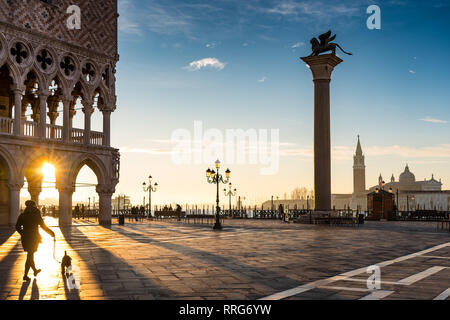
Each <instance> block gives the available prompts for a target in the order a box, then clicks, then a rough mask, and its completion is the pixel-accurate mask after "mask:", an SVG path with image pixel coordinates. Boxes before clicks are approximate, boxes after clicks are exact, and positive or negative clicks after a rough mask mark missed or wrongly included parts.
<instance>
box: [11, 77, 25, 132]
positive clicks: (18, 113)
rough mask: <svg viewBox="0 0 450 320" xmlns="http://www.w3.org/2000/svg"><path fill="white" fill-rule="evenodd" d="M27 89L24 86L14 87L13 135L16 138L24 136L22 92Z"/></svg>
mask: <svg viewBox="0 0 450 320" xmlns="http://www.w3.org/2000/svg"><path fill="white" fill-rule="evenodd" d="M24 90H25V89H24V88H23V87H22V86H13V87H12V91H13V93H14V125H13V134H14V135H16V136H19V135H23V126H22V92H23V91H24Z"/></svg>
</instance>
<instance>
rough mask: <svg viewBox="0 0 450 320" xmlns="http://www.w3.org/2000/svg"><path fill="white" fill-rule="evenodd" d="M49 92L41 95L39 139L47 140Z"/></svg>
mask: <svg viewBox="0 0 450 320" xmlns="http://www.w3.org/2000/svg"><path fill="white" fill-rule="evenodd" d="M48 96H49V92H41V93H40V94H39V115H40V116H39V137H40V138H41V139H45V138H46V137H47V99H48Z"/></svg>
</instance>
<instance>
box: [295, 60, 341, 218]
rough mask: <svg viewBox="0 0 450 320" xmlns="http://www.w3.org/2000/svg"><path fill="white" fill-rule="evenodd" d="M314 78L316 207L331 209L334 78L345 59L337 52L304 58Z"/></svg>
mask: <svg viewBox="0 0 450 320" xmlns="http://www.w3.org/2000/svg"><path fill="white" fill-rule="evenodd" d="M301 59H302V60H303V61H304V62H305V63H306V64H307V65H308V66H309V68H310V69H311V72H312V75H313V81H314V192H315V210H316V211H323V212H327V211H331V138H330V81H331V73H332V72H333V70H334V68H335V67H336V66H337V65H338V64H340V63H341V62H343V60H342V59H340V58H338V57H337V56H335V55H334V54H325V55H320V56H316V57H305V58H301Z"/></svg>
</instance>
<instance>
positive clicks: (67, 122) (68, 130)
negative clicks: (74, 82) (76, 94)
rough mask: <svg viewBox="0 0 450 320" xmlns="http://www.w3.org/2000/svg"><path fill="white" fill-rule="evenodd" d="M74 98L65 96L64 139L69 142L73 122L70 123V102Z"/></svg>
mask: <svg viewBox="0 0 450 320" xmlns="http://www.w3.org/2000/svg"><path fill="white" fill-rule="evenodd" d="M71 102H72V99H68V98H63V99H62V103H63V141H64V142H69V141H70V136H71V131H72V130H71V124H70V104H71Z"/></svg>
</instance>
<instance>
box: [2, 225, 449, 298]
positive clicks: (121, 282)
mask: <svg viewBox="0 0 450 320" xmlns="http://www.w3.org/2000/svg"><path fill="white" fill-rule="evenodd" d="M46 222H47V223H48V225H50V226H52V227H51V228H52V229H53V230H54V231H55V233H56V234H57V242H56V256H57V258H59V259H61V257H62V256H63V254H64V251H65V250H66V251H67V252H68V254H69V255H70V256H71V257H72V258H73V275H74V278H75V280H77V281H75V285H72V283H71V281H70V280H71V279H68V278H67V277H65V276H62V275H61V273H60V267H59V264H58V262H57V261H55V260H54V259H53V241H52V239H51V238H50V237H48V236H47V235H46V234H43V243H42V244H41V247H40V249H39V251H38V252H37V253H36V264H37V266H38V267H41V268H42V269H43V271H42V273H41V274H40V275H39V276H38V277H37V278H36V279H33V277H32V281H31V282H29V283H24V282H23V281H22V276H23V265H24V261H25V257H26V256H25V253H23V251H22V246H21V244H20V239H19V235H18V234H17V233H12V230H11V229H10V228H0V299H3V300H5V299H8V300H18V299H24V300H30V299H36V300H37V299H41V300H44V299H48V300H52V299H56V300H63V299H70V300H78V299H82V300H103V299H107V300H118V299H120V300H122V299H130V300H153V299H161V300H162V299H186V300H191V299H201V300H211V299H213V300H222V299H226V300H235V299H239V300H241V299H242V300H246V299H261V298H265V297H268V296H271V295H274V294H277V293H280V292H283V291H286V290H289V289H292V288H297V287H299V286H302V285H305V284H308V283H312V282H315V281H318V280H324V279H329V278H330V277H334V276H336V275H340V274H343V273H345V272H349V271H352V270H356V269H359V268H366V267H367V266H370V265H373V264H377V263H380V262H383V261H388V260H391V259H397V258H399V257H404V256H407V255H410V254H414V253H417V252H419V251H422V250H425V249H429V248H431V247H435V246H438V245H443V244H450V234H449V233H448V232H440V231H437V230H436V224H435V223H416V222H369V223H366V224H365V225H364V226H360V227H326V226H311V225H299V224H285V223H282V222H280V221H260V220H258V221H255V220H227V221H226V222H225V226H226V227H225V229H224V231H222V232H217V231H213V230H212V228H211V226H207V225H194V224H186V223H179V222H170V221H156V222H155V221H152V222H148V221H145V222H138V223H127V224H126V225H125V226H118V225H113V226H112V227H111V228H103V227H101V226H98V225H96V224H95V223H94V222H85V221H75V224H74V226H73V227H72V228H68V229H59V228H58V227H56V226H57V221H56V220H54V219H52V218H46ZM436 266H439V267H442V268H443V269H442V270H441V269H440V270H439V271H438V272H435V273H433V274H430V275H429V276H426V277H424V278H422V279H421V280H419V281H417V282H414V283H413V284H411V285H408V286H406V285H399V284H397V282H399V281H400V280H402V279H405V278H407V277H410V276H414V275H416V274H420V273H421V272H423V271H424V270H427V269H429V268H434V267H436ZM449 267H450V246H442V248H440V249H438V250H434V251H432V252H428V253H426V254H423V255H419V256H414V258H411V259H407V260H402V261H398V262H396V263H393V264H390V265H388V266H384V267H382V268H381V270H382V273H381V279H382V290H381V291H383V292H378V293H377V294H380V295H386V297H384V299H434V298H436V297H437V296H438V295H439V294H441V293H442V292H445V290H446V289H448V288H450V269H449ZM435 270H437V269H432V271H435ZM30 276H32V272H30ZM368 276H369V275H368V274H366V273H361V274H356V275H354V276H352V277H350V278H348V279H345V280H339V281H334V282H333V283H329V284H327V285H325V286H319V287H314V288H313V289H311V290H308V291H305V292H303V293H301V294H294V295H290V296H287V297H285V299H361V298H364V297H365V296H367V295H369V294H371V292H369V291H367V285H366V280H367V277H368ZM383 281H384V282H385V283H383ZM391 291H392V293H389V292H391ZM386 292H388V293H389V294H387V293H386ZM444 296H445V295H444ZM447 299H448V297H447Z"/></svg>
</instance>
